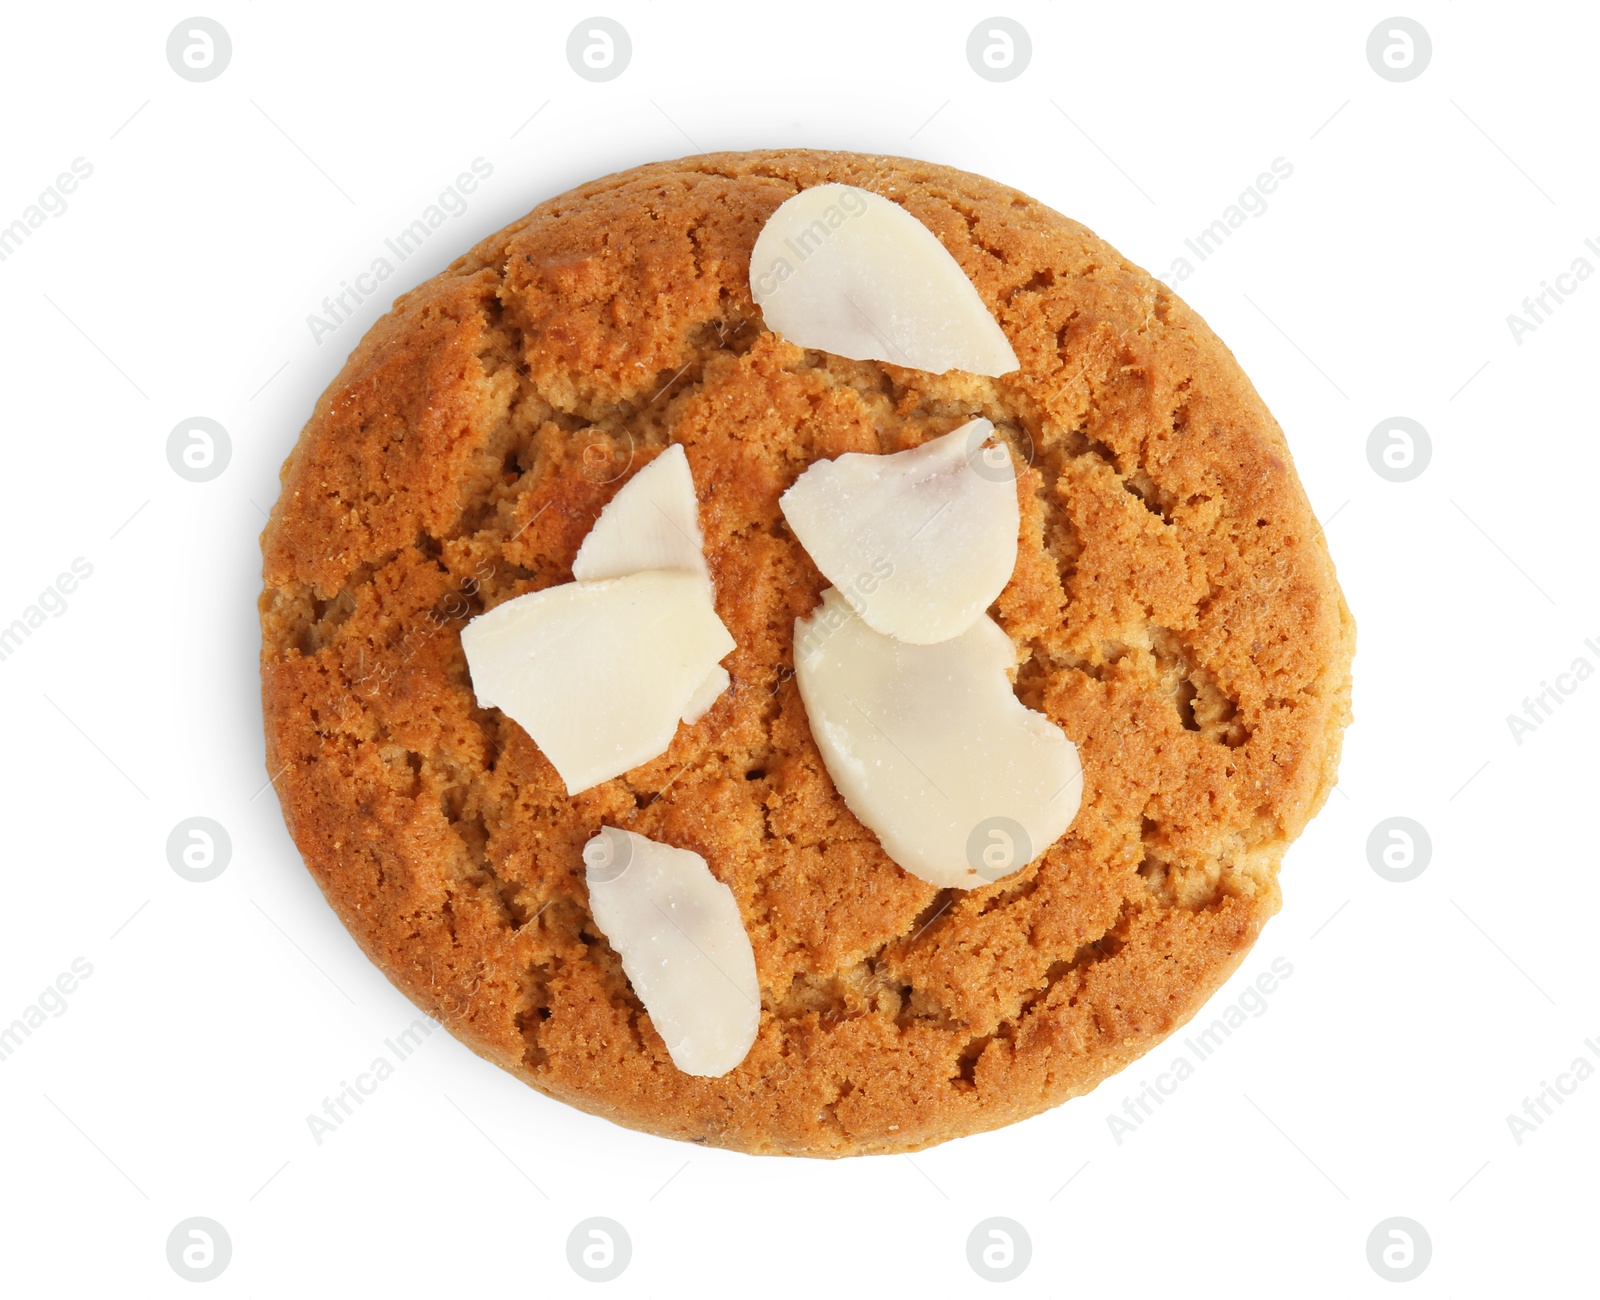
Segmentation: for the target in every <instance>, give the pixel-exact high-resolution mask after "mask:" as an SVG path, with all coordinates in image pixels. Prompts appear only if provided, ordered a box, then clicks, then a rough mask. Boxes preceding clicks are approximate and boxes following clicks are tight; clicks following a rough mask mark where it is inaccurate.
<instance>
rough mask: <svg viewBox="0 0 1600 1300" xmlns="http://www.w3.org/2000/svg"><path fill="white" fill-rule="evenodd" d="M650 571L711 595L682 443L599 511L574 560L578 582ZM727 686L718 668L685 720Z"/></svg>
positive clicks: (702, 686)
mask: <svg viewBox="0 0 1600 1300" xmlns="http://www.w3.org/2000/svg"><path fill="white" fill-rule="evenodd" d="M646 569H681V570H683V571H685V572H687V573H698V574H700V575H701V577H703V578H705V580H706V589H707V591H709V590H710V584H711V575H710V572H709V570H708V569H707V568H706V555H705V537H704V535H703V534H702V533H701V531H700V503H699V501H698V500H697V499H696V498H695V492H694V475H693V474H691V473H690V472H689V458H688V456H686V455H685V454H684V451H683V447H682V446H681V445H680V444H678V443H673V444H672V446H670V447H668V448H667V449H666V450H665V451H664V452H662V453H661V454H660V455H659V456H657V457H656V458H655V459H654V460H653V461H651V462H650V463H649V464H648V465H646V466H645V467H644V468H643V469H641V470H640V471H639V472H638V473H637V474H635V475H634V476H633V477H632V478H631V479H629V480H628V481H627V482H626V483H624V484H623V485H622V488H621V490H620V491H619V492H618V493H617V495H616V496H614V497H612V498H611V500H610V501H608V502H607V503H606V507H605V509H604V510H602V511H601V512H600V518H599V519H597V520H595V524H594V527H593V528H591V529H590V530H589V535H588V536H587V537H585V538H584V539H583V545H581V546H580V547H578V555H577V558H576V559H574V560H573V561H572V576H573V577H574V578H577V579H578V580H579V581H580V582H584V581H592V580H595V579H599V578H621V577H625V576H626V575H628V574H630V573H640V572H643V571H644V570H646ZM728 682H729V677H728V673H727V670H726V669H725V668H723V667H721V666H720V665H718V667H716V668H715V669H713V670H712V671H711V672H710V673H709V674H708V675H707V676H706V679H705V680H704V681H703V682H701V683H700V685H699V687H698V688H697V689H696V691H695V693H694V697H693V698H692V699H691V700H690V702H689V707H688V708H687V709H686V710H685V711H684V714H683V721H684V722H686V723H690V724H693V723H696V722H698V721H700V719H701V718H702V717H704V716H705V714H706V711H707V710H708V709H710V708H711V706H712V705H713V704H715V703H716V702H717V697H718V696H720V695H721V694H722V692H723V691H725V690H727V689H728Z"/></svg>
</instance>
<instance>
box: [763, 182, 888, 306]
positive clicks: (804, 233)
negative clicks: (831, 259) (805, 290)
mask: <svg viewBox="0 0 1600 1300" xmlns="http://www.w3.org/2000/svg"><path fill="white" fill-rule="evenodd" d="M866 210H867V201H866V199H865V198H863V197H862V195H861V193H860V191H859V190H856V189H854V188H850V187H846V188H845V190H844V192H843V193H841V194H840V195H839V198H838V200H837V201H836V202H833V203H830V204H828V206H827V207H825V208H824V209H823V210H822V212H821V213H820V214H819V215H818V216H817V218H816V219H815V220H814V221H812V223H811V224H810V225H809V226H806V227H805V228H804V229H802V230H799V231H797V232H795V234H794V235H793V236H786V237H785V238H784V241H783V246H784V247H785V248H786V249H788V250H789V252H790V253H792V254H794V261H792V262H791V261H790V260H789V259H788V258H787V257H785V256H784V255H783V254H782V253H779V254H778V255H777V257H775V258H774V259H773V261H772V264H771V265H770V266H768V267H767V268H766V269H765V270H763V271H757V270H756V268H755V267H754V266H752V267H751V268H750V289H751V291H752V292H753V293H754V294H755V299H756V301H757V302H766V301H767V300H768V299H769V298H771V297H772V295H773V294H775V293H776V292H777V291H778V290H779V289H781V288H782V287H783V285H784V284H785V282H787V281H788V280H791V279H793V278H794V276H795V275H796V274H797V273H798V271H799V268H800V267H801V266H802V265H804V264H805V262H807V261H808V260H809V259H810V258H811V256H812V254H814V253H815V252H816V251H817V250H818V249H820V248H822V247H823V246H824V245H825V244H826V243H827V242H828V241H829V240H830V239H832V238H833V232H834V231H835V230H838V229H839V227H841V226H842V225H844V223H845V222H847V221H848V220H850V218H851V217H859V216H860V215H861V214H862V213H863V212H865V211H866Z"/></svg>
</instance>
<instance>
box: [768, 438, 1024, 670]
mask: <svg viewBox="0 0 1600 1300" xmlns="http://www.w3.org/2000/svg"><path fill="white" fill-rule="evenodd" d="M993 431H994V426H993V425H992V424H990V423H989V421H987V420H972V421H969V422H968V423H966V424H964V425H962V426H961V427H960V428H959V429H956V430H954V431H953V432H951V433H947V434H945V435H944V436H943V437H942V438H935V439H934V440H933V441H932V442H928V443H924V444H923V445H922V446H920V447H917V448H914V449H913V450H911V451H902V452H896V453H895V454H894V455H892V456H871V455H863V454H861V453H859V452H847V453H846V454H845V455H843V456H840V457H838V458H837V459H834V460H823V461H818V462H816V463H815V464H814V465H812V466H811V467H810V468H809V469H807V470H806V471H805V473H803V474H802V475H800V477H799V478H798V479H796V480H795V482H794V486H792V487H791V488H790V489H789V490H788V491H787V492H785V493H784V494H783V496H782V497H781V498H779V502H778V504H779V505H780V506H781V507H782V509H783V517H784V518H785V519H787V520H788V521H789V526H790V528H792V529H793V530H794V535H795V536H796V537H797V538H799V539H800V544H801V545H802V546H804V547H805V548H806V553H807V554H808V555H810V556H811V558H812V560H813V561H814V562H815V563H816V566H817V568H819V569H821V570H822V574H823V576H824V577H826V578H827V579H828V581H829V582H831V583H833V585H834V586H835V587H836V588H838V590H839V592H840V593H841V594H842V595H843V596H844V598H845V599H846V600H848V601H849V602H850V604H851V606H852V607H853V608H854V609H855V610H856V612H857V613H859V614H860V615H861V617H862V618H864V619H865V620H866V621H867V624H868V625H869V626H870V627H872V628H873V629H874V630H875V631H878V632H882V633H883V634H884V635H885V636H894V637H899V638H900V639H901V640H902V641H911V642H914V643H916V644H919V645H926V644H930V643H932V642H936V641H944V640H947V639H948V638H950V637H953V636H959V635H960V634H961V633H962V632H965V631H966V630H967V629H968V628H969V627H971V626H972V625H973V623H974V622H976V621H977V620H978V619H979V618H981V617H982V616H983V613H984V611H985V610H986V609H988V608H989V606H990V605H991V604H993V603H994V600H995V598H996V597H997V596H999V594H1000V592H1001V590H1002V589H1003V588H1004V587H1005V585H1006V583H1007V582H1008V581H1010V579H1011V571H1012V570H1013V569H1014V568H1015V567H1016V563H1017V530H1018V527H1019V522H1020V515H1019V513H1018V509H1017V487H1016V471H1015V469H1014V467H1013V465H1012V461H1011V454H1010V452H1009V451H1008V450H1007V449H1006V446H1005V444H1004V443H1000V442H990V441H989V439H990V435H991V434H992V433H993Z"/></svg>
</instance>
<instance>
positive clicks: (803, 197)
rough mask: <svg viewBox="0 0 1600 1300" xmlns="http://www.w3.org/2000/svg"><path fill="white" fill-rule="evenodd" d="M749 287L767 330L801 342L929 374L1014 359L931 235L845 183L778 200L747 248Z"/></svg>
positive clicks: (978, 371) (1002, 365)
mask: <svg viewBox="0 0 1600 1300" xmlns="http://www.w3.org/2000/svg"><path fill="white" fill-rule="evenodd" d="M750 294H751V296H752V297H753V298H754V299H755V301H756V303H757V304H758V305H759V306H760V307H761V314H762V316H763V317H764V318H765V320H766V323H767V328H768V329H770V330H773V331H774V332H776V333H778V334H781V335H783V337H784V338H786V339H788V340H789V341H790V342H791V343H798V344H799V345H800V346H801V347H805V348H816V349H818V350H819V351H822V352H831V353H833V354H834V355H835V356H840V357H852V358H854V359H855V360H857V361H889V362H892V363H893V364H895V365H897V366H907V367H909V368H911V369H913V370H926V371H930V372H932V373H933V374H936V375H937V374H943V373H944V372H945V371H947V370H965V371H968V372H969V373H971V374H975V375H1003V374H1006V373H1007V372H1009V371H1012V370H1015V369H1017V366H1018V361H1017V354H1016V353H1015V352H1014V351H1012V348H1011V344H1010V342H1009V341H1008V340H1007V339H1006V336H1005V332H1004V331H1003V330H1001V328H1000V326H999V324H998V323H996V321H995V319H994V317H993V316H992V315H991V314H990V312H989V308H988V307H987V306H986V305H985V304H984V301H983V299H982V298H980V297H979V296H978V291H977V289H975V288H974V287H973V284H972V281H971V280H969V279H968V278H967V273H966V272H965V271H963V270H962V269H961V266H960V264H959V263H958V262H957V261H956V260H955V258H953V257H951V256H950V254H949V252H947V251H946V249H945V246H944V245H943V244H941V243H940V242H939V240H938V237H937V236H936V235H935V234H934V233H933V232H932V231H931V230H929V229H928V228H927V227H926V226H925V225H923V224H922V223H921V222H920V221H918V220H917V219H916V218H915V217H914V216H912V215H911V214H910V213H909V212H907V211H906V210H905V209H904V208H902V207H901V206H900V205H899V204H898V203H892V202H890V201H889V200H888V199H886V198H882V197H880V196H879V195H877V194H874V193H872V191H870V190H863V189H858V188H857V187H855V186H854V185H815V186H813V187H812V188H810V189H808V190H801V191H800V193H798V194H796V195H795V196H794V197H793V198H791V199H788V200H786V201H785V202H783V203H781V204H779V206H778V209H777V210H776V211H775V212H774V213H773V214H772V215H771V216H770V217H768V218H767V224H766V225H764V226H763V227H762V228H761V233H760V234H759V235H758V236H757V237H756V242H755V247H754V248H753V249H751V251H750Z"/></svg>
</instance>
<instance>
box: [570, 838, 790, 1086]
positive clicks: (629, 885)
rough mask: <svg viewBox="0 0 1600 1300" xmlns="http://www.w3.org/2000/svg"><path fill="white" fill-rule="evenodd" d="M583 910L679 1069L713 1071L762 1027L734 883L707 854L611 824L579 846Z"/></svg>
mask: <svg viewBox="0 0 1600 1300" xmlns="http://www.w3.org/2000/svg"><path fill="white" fill-rule="evenodd" d="M583 861H584V866H585V872H584V874H585V876H586V878H587V882H588V886H589V911H590V913H591V914H592V915H593V917H594V921H595V924H596V925H597V926H599V927H600V931H601V933H602V934H604V935H605V937H606V941H607V942H608V943H610V945H611V946H612V948H614V949H615V950H616V952H617V955H618V956H619V957H621V958H622V969H623V971H624V972H625V973H626V974H627V976H628V982H629V983H630V984H632V985H633V991H634V992H635V993H636V994H638V997H639V1001H641V1002H643V1003H644V1009H645V1010H646V1011H647V1012H649V1014H650V1023H651V1024H653V1025H654V1026H655V1030H656V1032H657V1033H658V1034H660V1035H661V1039H662V1041H663V1042H664V1043H665V1044H666V1047H667V1054H668V1055H669V1056H671V1057H672V1063H673V1064H674V1065H675V1066H677V1067H678V1069H680V1070H682V1071H683V1072H684V1073H685V1074H695V1075H700V1076H702V1077H704V1078H713V1079H714V1078H717V1077H719V1076H720V1075H724V1074H726V1073H727V1072H728V1071H729V1070H732V1069H733V1068H734V1067H735V1066H737V1065H738V1064H739V1062H741V1061H742V1060H744V1058H745V1056H746V1055H747V1054H748V1053H749V1051H750V1045H751V1044H752V1043H754V1042H755V1040H756V1033H757V1031H758V1030H759V1029H760V1027H761V986H760V984H759V983H758V982H757V980H756V959H755V953H754V950H753V949H752V948H751V946H750V936H749V935H748V934H747V933H746V932H745V928H744V921H743V918H741V916H740V915H739V904H738V902H737V901H736V900H735V899H734V896H733V891H732V890H731V889H729V888H728V887H727V886H726V885H725V884H723V883H722V882H721V881H719V880H718V879H717V878H716V877H715V876H713V875H712V874H711V869H710V868H709V867H708V866H707V865H706V860H705V859H704V858H703V857H701V856H700V855H699V854H698V853H694V852H691V851H690V850H688V849H679V848H673V847H672V846H671V845H668V844H661V843H658V842H657V841H655V840H652V839H648V838H646V837H645V836H643V835H637V834H635V833H634V832H632V831H625V830H621V829H620V828H618V827H615V826H605V827H602V828H601V829H600V832H599V834H597V835H595V836H594V838H593V839H591V840H590V841H589V842H588V843H587V844H585V845H584V848H583Z"/></svg>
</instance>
